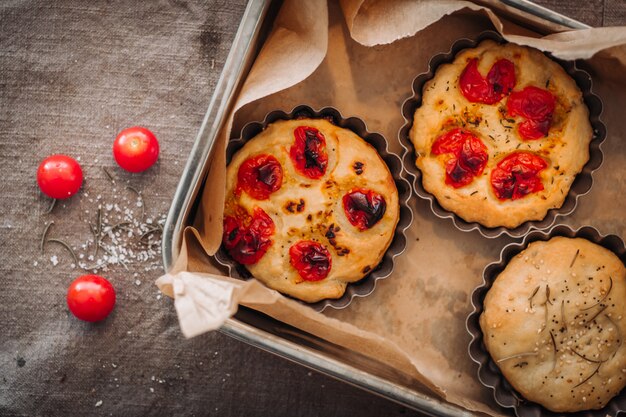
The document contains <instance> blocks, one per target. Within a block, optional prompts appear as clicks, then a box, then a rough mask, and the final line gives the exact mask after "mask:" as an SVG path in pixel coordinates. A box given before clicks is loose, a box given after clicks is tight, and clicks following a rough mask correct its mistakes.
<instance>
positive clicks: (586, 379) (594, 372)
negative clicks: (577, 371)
mask: <svg viewBox="0 0 626 417" xmlns="http://www.w3.org/2000/svg"><path fill="white" fill-rule="evenodd" d="M602 363H603V362H601V363H600V364H599V365H598V367H597V368H596V370H595V371H593V373H592V374H591V375H589V376H588V377H587V378H585V379H584V381H582V382H581V383H579V384H577V385H575V386H574V388H578V387H580V386H581V385H582V384H584V383H585V382H587V381H589V380H590V379H591V378H593V376H594V375H595V374H597V373H598V371H599V370H600V367H601V366H602Z"/></svg>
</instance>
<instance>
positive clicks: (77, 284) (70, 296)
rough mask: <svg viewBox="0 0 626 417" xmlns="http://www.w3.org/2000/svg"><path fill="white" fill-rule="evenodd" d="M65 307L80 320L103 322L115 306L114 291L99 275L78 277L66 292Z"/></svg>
mask: <svg viewBox="0 0 626 417" xmlns="http://www.w3.org/2000/svg"><path fill="white" fill-rule="evenodd" d="M67 306H68V307H69V308H70V311H71V312H72V314H74V316H76V318H78V319H80V320H84V321H90V322H95V321H100V320H104V319H105V318H106V317H107V316H108V315H109V313H111V311H112V310H113V307H114V306H115V289H114V288H113V285H111V283H110V282H109V281H107V280H106V279H104V278H102V277H101V276H99V275H83V276H80V277H78V278H76V279H75V280H74V282H72V283H71V284H70V287H69V289H68V290H67Z"/></svg>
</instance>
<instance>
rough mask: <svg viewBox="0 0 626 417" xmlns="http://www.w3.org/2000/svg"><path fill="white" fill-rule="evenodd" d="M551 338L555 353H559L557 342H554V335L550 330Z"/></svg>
mask: <svg viewBox="0 0 626 417" xmlns="http://www.w3.org/2000/svg"><path fill="white" fill-rule="evenodd" d="M550 338H551V339H552V346H553V347H554V353H557V352H558V351H559V348H558V347H556V340H554V334H552V330H550Z"/></svg>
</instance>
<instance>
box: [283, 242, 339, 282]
mask: <svg viewBox="0 0 626 417" xmlns="http://www.w3.org/2000/svg"><path fill="white" fill-rule="evenodd" d="M289 262H290V263H291V266H293V267H294V268H295V269H296V271H298V274H299V275H300V277H301V278H302V279H303V280H305V281H321V280H323V279H324V278H326V277H327V276H328V274H329V273H330V268H331V266H332V258H331V257H330V253H329V252H328V249H326V248H325V247H324V245H322V244H320V243H317V242H314V241H312V240H301V241H299V242H298V243H296V244H295V245H293V246H292V247H290V248H289Z"/></svg>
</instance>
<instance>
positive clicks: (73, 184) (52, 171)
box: [37, 155, 83, 198]
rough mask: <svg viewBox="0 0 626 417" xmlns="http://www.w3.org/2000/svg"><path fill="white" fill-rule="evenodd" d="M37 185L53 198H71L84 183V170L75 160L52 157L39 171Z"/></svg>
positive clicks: (45, 161) (41, 165)
mask: <svg viewBox="0 0 626 417" xmlns="http://www.w3.org/2000/svg"><path fill="white" fill-rule="evenodd" d="M37 183H38V184H39V188H40V189H41V191H42V192H43V193H44V194H46V195H47V196H49V197H52V198H69V197H71V196H73V195H74V194H76V192H77V191H78V190H79V189H80V186H81V184H82V183H83V170H82V169H81V168H80V165H79V164H78V162H76V160H75V159H74V158H71V157H69V156H67V155H52V156H49V157H47V158H46V159H44V160H43V161H42V162H41V164H40V165H39V168H38V169H37Z"/></svg>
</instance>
